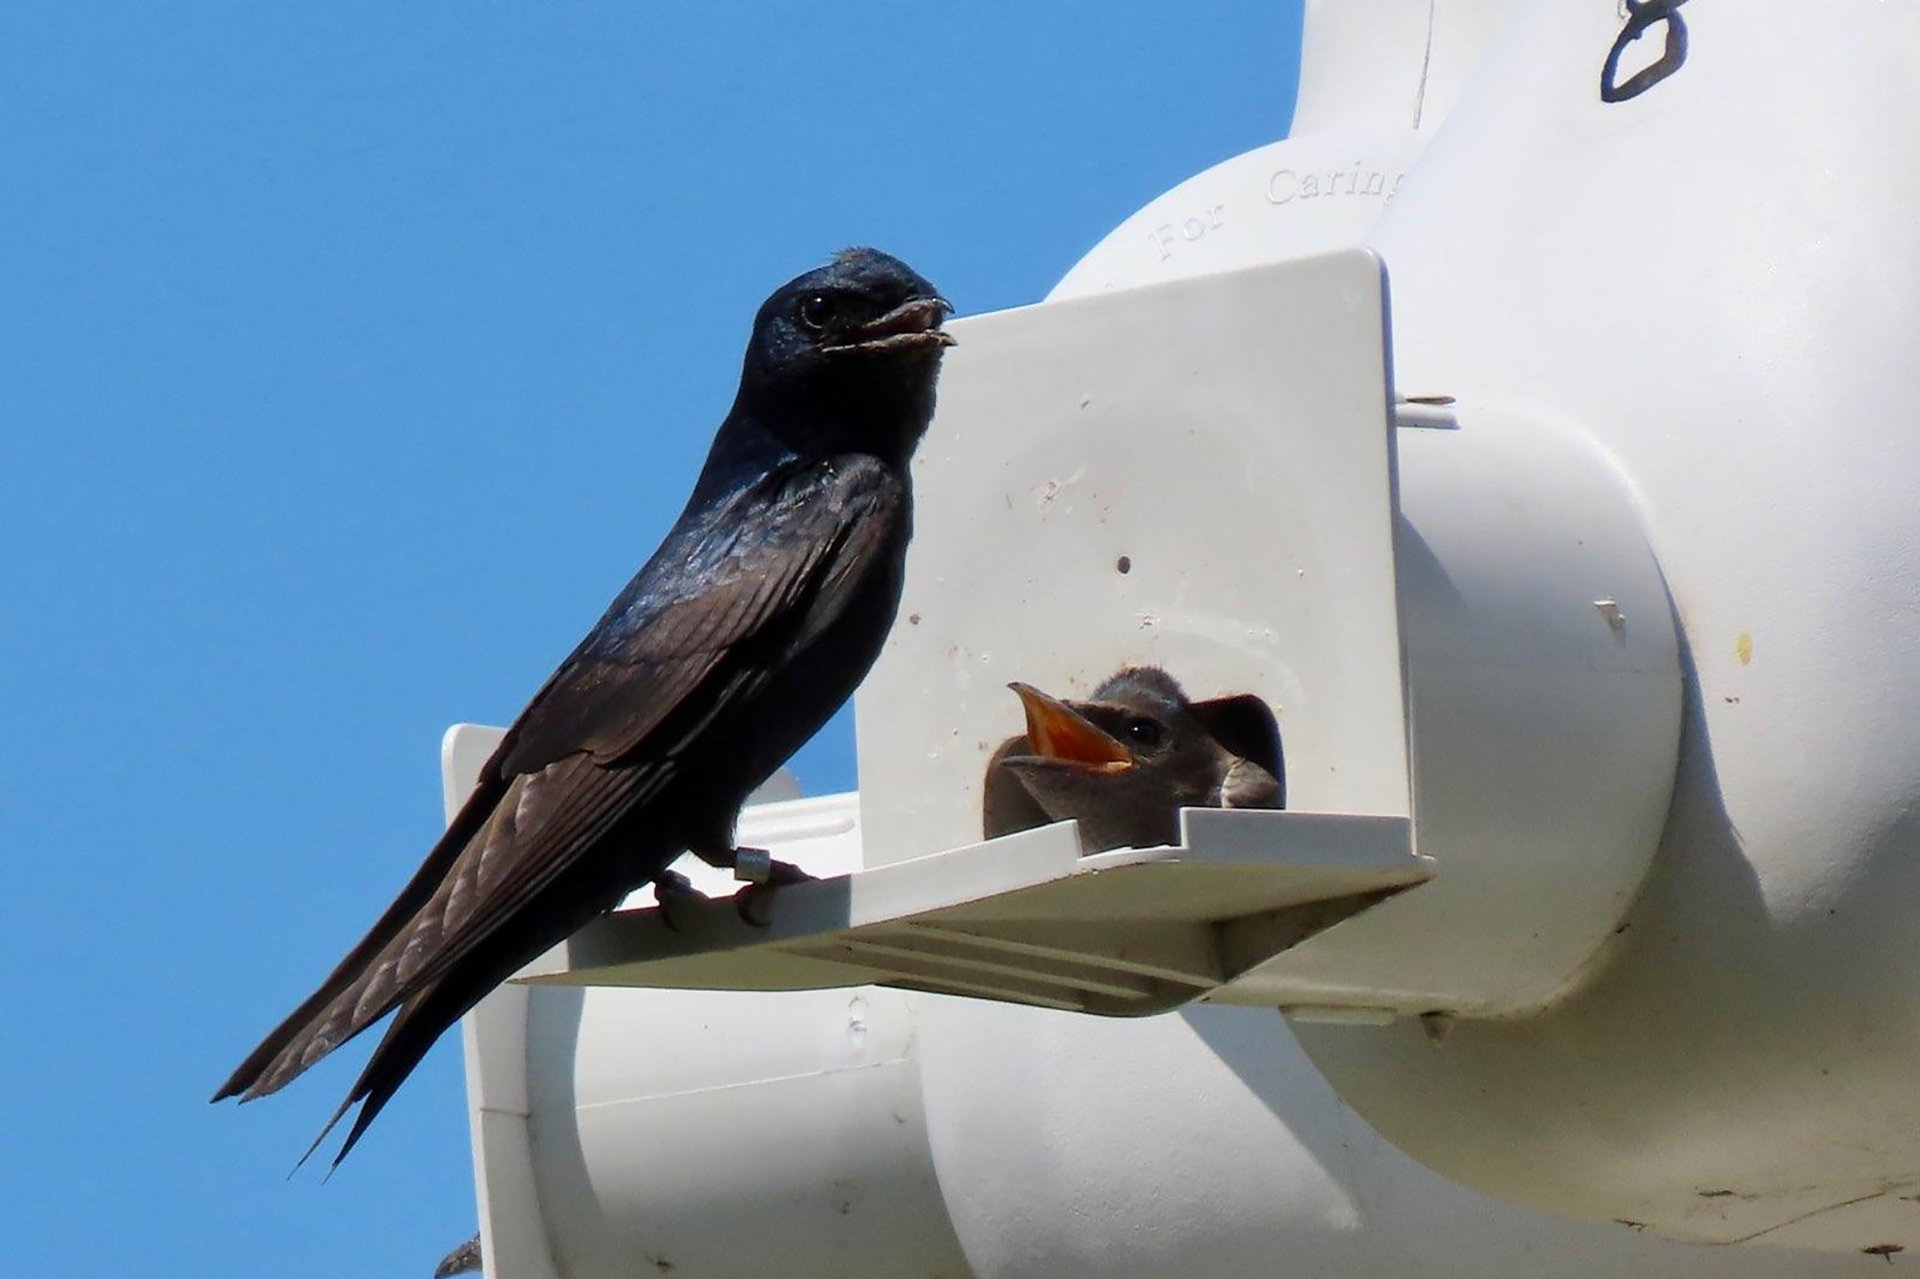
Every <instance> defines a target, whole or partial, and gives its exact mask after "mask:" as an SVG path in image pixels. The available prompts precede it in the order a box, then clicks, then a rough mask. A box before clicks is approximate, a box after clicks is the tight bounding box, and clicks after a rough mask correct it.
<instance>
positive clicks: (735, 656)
mask: <svg viewBox="0 0 1920 1279" xmlns="http://www.w3.org/2000/svg"><path fill="white" fill-rule="evenodd" d="M743 507H744V508H746V509H742V508H743ZM905 514H906V486H905V484H904V482H903V481H902V480H901V479H900V478H899V477H897V476H896V475H894V474H893V472H891V471H890V470H888V469H887V468H886V467H885V466H883V465H881V464H880V463H879V462H876V461H874V460H873V459H871V458H865V457H851V458H836V459H832V460H831V461H830V462H816V463H811V464H809V465H807V466H805V467H804V468H801V469H799V470H797V471H795V472H793V473H790V474H787V475H784V476H776V477H774V478H773V479H772V480H770V481H769V483H767V484H765V485H762V486H759V487H758V488H756V489H755V490H753V491H750V492H749V493H747V494H745V495H743V497H742V498H741V499H740V500H739V501H738V502H736V503H729V504H728V505H726V506H724V507H720V508H717V509H716V510H714V511H713V512H712V513H710V514H709V515H708V516H707V517H705V518H704V519H702V520H701V522H700V523H699V524H696V525H694V526H693V527H690V528H687V529H685V530H681V531H677V533H676V535H675V536H672V537H669V538H668V540H667V541H666V543H664V544H663V545H662V546H661V548H660V550H659V551H658V552H657V553H656V554H655V555H654V557H653V559H652V560H650V561H649V562H648V563H647V565H646V567H644V568H642V569H641V570H640V572H639V574H638V575H637V576H636V577H635V578H634V580H633V581H632V582H631V583H630V584H629V585H628V587H627V589H626V590H624V591H622V592H621V594H620V597H619V598H618V599H616V600H615V601H614V603H613V606H612V607H611V608H609V609H608V610H607V614H606V616H605V617H604V618H602V619H601V622H600V624H599V625H598V626H596V627H595V628H594V629H593V632H592V633H591V634H590V635H589V636H588V637H587V639H586V640H585V641H583V642H582V643H581V645H580V646H579V648H577V649H575V650H574V653H573V655H572V656H570V657H569V658H568V659H567V660H566V662H565V663H563V664H562V665H561V667H560V669H559V670H557V671H555V672H554V675H553V678H552V679H550V680H548V681H547V684H546V686H545V687H544V688H542V689H541V690H540V691H539V692H538V693H537V694H535V695H534V698H533V701H532V702H531V703H529V704H528V706H527V709H526V710H525V711H524V712H523V713H522V714H521V716H520V719H519V721H518V722H517V723H516V724H515V725H514V726H513V729H512V730H511V732H510V735H509V737H508V738H507V740H506V741H505V742H503V743H502V744H501V750H500V753H499V754H498V755H497V756H496V757H495V760H494V761H493V763H494V765H495V766H496V767H497V768H498V769H499V772H500V775H502V776H505V777H511V776H513V775H514V774H517V773H528V772H532V771H534V770H535V769H538V768H540V767H542V766H544V765H546V764H549V763H552V762H553V761H554V760H556V759H560V758H562V757H564V756H566V755H570V754H574V753H576V752H579V751H588V752H591V753H592V755H593V757H594V759H595V760H596V761H599V762H601V763H611V762H614V761H618V760H622V759H625V758H627V757H629V756H632V755H634V754H635V753H636V752H641V751H642V750H643V748H644V749H645V751H646V752H647V753H652V752H654V751H656V750H658V749H659V748H661V747H662V746H666V747H671V746H672V745H675V744H677V742H678V740H679V739H681V738H684V737H685V736H686V735H687V734H688V733H689V732H690V731H692V730H693V729H694V728H696V727H697V726H698V724H700V723H703V722H705V721H706V720H707V719H709V718H710V717H711V714H712V712H713V711H714V710H716V709H718V707H716V706H715V705H712V704H711V703H712V702H716V701H719V700H721V697H720V694H722V693H723V691H724V690H723V689H719V688H710V687H703V685H705V684H707V683H708V682H709V676H712V675H713V674H714V673H715V672H716V669H717V668H719V667H721V666H722V665H725V666H727V667H728V668H730V669H734V670H739V669H743V668H751V667H756V666H761V667H764V666H766V665H768V664H770V663H772V662H773V661H774V660H776V659H777V658H778V657H779V656H780V655H782V654H784V653H786V652H787V651H790V650H791V649H793V648H796V647H799V646H802V645H804V643H805V642H806V641H807V640H808V639H810V638H811V637H812V635H813V634H814V633H816V632H817V631H819V630H820V629H821V628H822V627H824V626H826V625H827V624H829V623H830V622H831V621H832V620H833V619H834V618H836V617H838V615H839V612H840V610H841V609H842V608H844V607H845V605H846V603H847V601H848V599H849V598H850V597H851V595H852V594H853V587H854V585H855V584H857V583H858V582H859V581H860V580H861V579H862V578H863V577H864V576H865V575H866V573H867V571H868V570H869V569H870V568H872V567H873V566H874V563H875V560H876V557H877V556H879V555H880V554H881V553H882V552H883V550H884V548H886V547H888V546H890V545H893V544H894V540H895V539H894V535H895V533H896V532H897V531H898V528H899V524H900V521H901V520H902V519H903V518H904V517H905ZM723 682H724V681H723ZM696 689H699V690H700V691H701V696H700V697H698V698H696V697H693V696H692V694H693V693H694V691H695V690H696ZM675 718H678V719H680V720H681V721H682V723H680V724H678V725H674V726H672V727H674V728H678V729H679V730H680V731H677V732H672V731H670V732H668V733H666V734H664V736H665V737H667V738H668V739H670V740H669V741H668V742H665V743H663V742H660V741H658V740H656V738H655V731H656V730H657V729H661V728H666V727H669V725H668V721H669V720H670V719H675Z"/></svg>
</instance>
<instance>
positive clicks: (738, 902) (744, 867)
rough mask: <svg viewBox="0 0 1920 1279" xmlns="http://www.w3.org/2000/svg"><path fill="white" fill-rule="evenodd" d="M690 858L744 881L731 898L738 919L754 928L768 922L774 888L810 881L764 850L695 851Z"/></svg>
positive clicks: (795, 868)
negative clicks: (695, 858) (727, 872)
mask: <svg viewBox="0 0 1920 1279" xmlns="http://www.w3.org/2000/svg"><path fill="white" fill-rule="evenodd" d="M693 855H694V856H696V857H698V858H699V859H700V860H701V861H703V862H705V863H706V864H707V865H709V866H715V867H719V868H720V869H722V870H730V871H732V872H733V877H734V878H735V879H738V880H744V881H745V882H746V887H745V888H742V889H741V890H740V891H739V892H737V893H735V894H734V895H733V904H734V909H736V910H738V911H739V912H740V918H742V919H744V920H746V921H747V922H748V923H749V924H752V925H753V926H754V927H755V928H765V927H766V926H767V925H768V923H770V922H771V915H772V908H773V893H774V890H775V889H777V888H780V887H782V886H784V885H787V884H801V883H805V882H806V881H807V880H809V879H812V878H813V876H812V875H809V874H807V872H805V871H804V870H801V869H800V868H799V867H798V866H795V865H794V864H793V863H792V862H783V861H778V860H776V859H775V858H774V856H773V854H772V853H769V852H768V851H767V850H766V849H764V848H729V849H727V850H726V851H725V852H710V851H704V850H702V849H698V848H696V849H694V850H693Z"/></svg>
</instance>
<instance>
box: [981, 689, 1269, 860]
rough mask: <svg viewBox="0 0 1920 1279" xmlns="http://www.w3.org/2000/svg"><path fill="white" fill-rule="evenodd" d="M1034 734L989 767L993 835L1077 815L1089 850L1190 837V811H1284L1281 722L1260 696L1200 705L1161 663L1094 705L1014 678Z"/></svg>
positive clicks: (1098, 695) (1010, 745) (1016, 741)
mask: <svg viewBox="0 0 1920 1279" xmlns="http://www.w3.org/2000/svg"><path fill="white" fill-rule="evenodd" d="M1009 687H1010V688H1012V689H1013V691H1014V692H1015V693H1017V694H1018V695H1019V697H1020V702H1021V705H1022V706H1023V707H1024V708H1025V710H1026V714H1027V731H1026V735H1025V736H1022V737H1016V738H1013V739H1011V740H1010V741H1008V742H1006V743H1004V744H1003V745H1002V746H1001V747H1000V749H999V750H998V751H996V752H995V753H994V755H993V758H992V759H991V760H990V761H989V762H988V764H987V780H986V798H985V805H984V808H985V813H984V818H985V820H984V826H985V832H986V835H987V837H988V838H992V837H994V836H996V835H1005V834H1008V833H1010V832H1012V831H1016V830H1030V829H1032V828H1033V827H1035V826H1044V825H1046V824H1048V823H1050V822H1059V821H1066V820H1067V819H1069V818H1072V819H1073V820H1076V821H1078V822H1079V823H1080V841H1081V846H1082V848H1083V849H1084V850H1085V851H1086V852H1100V851H1103V850H1105V849H1109V848H1128V847H1131V848H1149V847H1153V846H1156V845H1160V844H1173V843H1177V842H1178V841H1179V810H1180V809H1182V808H1285V807H1286V771H1285V766H1284V764H1283V762H1282V759H1281V750H1280V725H1279V723H1278V722H1277V721H1276V720H1275V719H1274V716H1273V711H1272V709H1271V708H1269V707H1268V705H1267V704H1266V703H1265V702H1263V701H1261V700H1260V699H1259V698H1257V697H1254V696H1252V695H1251V694H1245V693H1243V694H1239V695H1237V696H1233V697H1221V698H1215V699H1214V700H1212V701H1207V702H1194V701H1189V700H1188V698H1187V695H1186V693H1184V692H1183V691H1182V690H1181V688H1180V685H1179V683H1178V682H1176V681H1175V680H1174V678H1173V677H1172V676H1171V675H1169V674H1167V673H1166V672H1165V671H1163V670H1161V669H1160V668H1159V667H1157V666H1130V667H1128V668H1126V669H1125V670H1122V671H1121V672H1120V673H1119V674H1117V675H1115V676H1113V677H1112V678H1111V679H1108V680H1107V681H1106V682H1105V683H1103V684H1101V685H1100V687H1098V688H1096V689H1095V690H1094V691H1093V696H1092V697H1090V698H1088V699H1087V700H1086V701H1084V702H1063V701H1061V700H1059V699H1058V698H1054V697H1049V696H1048V695H1047V694H1045V693H1043V692H1041V691H1040V690H1039V689H1037V688H1034V687H1032V686H1030V685H1027V684H1012V685H1009Z"/></svg>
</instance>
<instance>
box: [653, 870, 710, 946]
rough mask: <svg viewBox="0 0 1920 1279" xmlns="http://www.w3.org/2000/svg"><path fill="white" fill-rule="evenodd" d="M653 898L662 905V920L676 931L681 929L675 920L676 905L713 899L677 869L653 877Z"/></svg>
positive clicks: (664, 871)
mask: <svg viewBox="0 0 1920 1279" xmlns="http://www.w3.org/2000/svg"><path fill="white" fill-rule="evenodd" d="M653 900H654V901H655V903H657V904H658V905H659V907H660V922H661V923H663V924H665V925H666V926H667V927H668V928H670V929H672V930H673V931H674V932H676V933H677V932H679V931H680V925H678V924H676V923H674V922H673V912H674V910H675V908H676V907H678V906H680V905H682V904H684V903H686V902H689V901H702V902H704V901H712V900H713V899H712V898H710V897H708V896H707V895H706V894H705V893H703V892H701V891H700V890H699V889H697V888H695V887H694V886H693V881H692V880H690V879H688V878H687V877H686V876H685V875H682V874H681V873H680V872H679V871H677V870H663V871H661V872H660V873H659V874H658V875H655V876H654V877H653Z"/></svg>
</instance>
